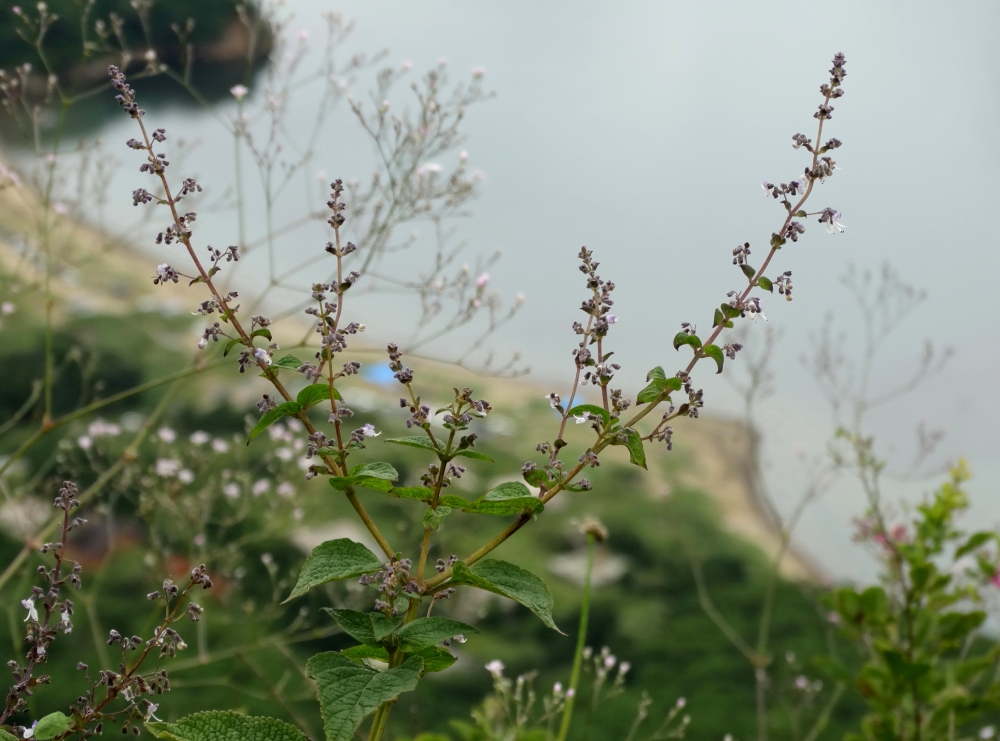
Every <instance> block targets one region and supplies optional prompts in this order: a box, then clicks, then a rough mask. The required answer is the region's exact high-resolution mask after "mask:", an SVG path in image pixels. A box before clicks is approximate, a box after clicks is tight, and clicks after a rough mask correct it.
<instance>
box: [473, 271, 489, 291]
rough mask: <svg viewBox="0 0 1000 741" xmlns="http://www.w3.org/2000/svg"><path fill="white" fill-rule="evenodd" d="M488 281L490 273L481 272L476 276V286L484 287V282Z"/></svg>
mask: <svg viewBox="0 0 1000 741" xmlns="http://www.w3.org/2000/svg"><path fill="white" fill-rule="evenodd" d="M489 282H490V274H489V273H483V274H482V275H480V276H479V277H478V278H476V288H486V284H487V283H489Z"/></svg>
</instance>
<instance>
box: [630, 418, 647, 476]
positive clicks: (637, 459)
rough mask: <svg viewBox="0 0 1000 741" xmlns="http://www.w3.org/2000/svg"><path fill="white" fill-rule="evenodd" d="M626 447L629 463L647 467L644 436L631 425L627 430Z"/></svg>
mask: <svg viewBox="0 0 1000 741" xmlns="http://www.w3.org/2000/svg"><path fill="white" fill-rule="evenodd" d="M625 447H626V448H628V460H629V463H634V464H635V465H637V466H641V467H642V468H646V451H645V449H644V448H643V447H642V437H640V435H639V433H638V432H636V431H635V430H633V429H632V428H631V427H629V428H627V429H626V430H625Z"/></svg>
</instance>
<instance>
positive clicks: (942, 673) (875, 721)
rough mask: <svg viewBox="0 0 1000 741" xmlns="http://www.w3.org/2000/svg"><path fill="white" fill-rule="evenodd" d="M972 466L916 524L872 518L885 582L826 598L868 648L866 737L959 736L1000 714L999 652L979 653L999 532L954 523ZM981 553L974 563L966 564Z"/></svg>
mask: <svg viewBox="0 0 1000 741" xmlns="http://www.w3.org/2000/svg"><path fill="white" fill-rule="evenodd" d="M967 476H968V474H967V471H966V469H965V465H964V463H962V464H960V465H959V466H958V467H956V468H955V469H953V470H952V472H951V480H950V481H948V482H946V483H944V484H943V485H942V486H941V487H940V488H939V489H938V490H937V491H936V492H935V493H934V494H933V496H932V497H931V499H930V500H929V501H927V502H925V503H924V504H922V505H920V506H919V507H917V508H916V513H915V515H914V517H913V518H912V519H911V521H910V522H909V523H908V524H907V525H905V526H903V525H898V526H896V527H893V528H889V529H887V526H886V525H885V523H884V521H883V520H882V516H881V514H878V513H873V518H872V526H871V534H872V537H873V541H874V543H875V545H876V547H877V549H878V555H879V558H880V560H881V562H882V565H883V579H882V581H883V584H882V585H879V586H872V587H868V588H866V589H863V590H858V589H855V588H853V587H844V588H840V589H837V590H834V591H833V592H832V593H831V594H830V595H828V596H827V602H828V604H829V606H830V607H831V608H832V609H834V610H835V611H836V613H837V614H838V615H839V616H840V619H841V622H842V625H843V630H844V633H845V634H846V635H847V636H849V637H850V638H851V639H852V640H854V641H856V642H857V643H858V645H860V646H864V647H865V648H866V654H867V655H866V661H865V663H864V665H863V666H862V667H861V669H860V671H859V672H858V673H857V677H856V680H855V681H856V685H857V688H858V690H859V691H860V692H861V694H862V695H863V696H864V697H865V699H866V700H867V702H868V704H869V708H870V712H869V714H868V715H867V716H866V717H865V718H864V721H863V722H862V724H861V729H862V730H861V733H860V734H853V735H851V736H849V737H848V738H850V739H857V740H858V741H862V740H863V741H889V740H893V741H895V740H899V741H903V740H905V739H917V738H927V739H931V738H946V737H947V738H953V737H954V733H955V729H956V728H961V727H962V726H963V725H964V724H965V723H967V722H968V721H969V720H971V719H973V718H975V717H977V716H980V715H982V713H983V711H984V710H987V709H990V708H993V709H996V708H1000V680H998V677H997V675H996V666H997V660H998V658H1000V647H998V646H997V645H996V644H993V645H991V646H990V647H989V648H988V649H986V650H982V649H979V650H973V649H974V640H975V638H976V631H977V630H978V629H979V628H980V627H981V626H982V624H983V621H984V620H985V619H986V613H985V612H984V611H983V610H982V609H981V605H982V603H983V595H982V594H981V592H980V589H981V588H982V587H983V586H984V585H986V584H988V583H989V581H990V579H992V578H994V577H995V575H996V573H997V568H996V565H995V564H996V556H995V553H992V552H990V551H987V550H985V548H984V547H985V546H987V544H989V543H990V542H991V541H994V540H995V537H994V536H993V534H991V533H975V534H973V535H972V536H968V535H967V534H966V533H964V532H962V531H961V530H960V529H958V528H957V527H956V525H955V519H956V517H957V516H958V515H959V514H960V513H961V512H962V511H964V510H965V509H966V508H967V506H968V499H967V496H966V494H965V492H964V490H963V489H962V483H963V482H964V481H965V479H966V478H967ZM977 549H979V553H978V554H977V558H976V559H975V561H974V564H973V565H966V564H963V563H962V562H960V561H959V559H962V558H963V557H965V555H966V554H968V553H972V552H973V551H976V550H977Z"/></svg>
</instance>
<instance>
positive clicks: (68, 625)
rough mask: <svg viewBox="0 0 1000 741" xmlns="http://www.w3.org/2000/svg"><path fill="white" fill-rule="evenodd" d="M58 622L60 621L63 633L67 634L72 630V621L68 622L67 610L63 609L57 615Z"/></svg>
mask: <svg viewBox="0 0 1000 741" xmlns="http://www.w3.org/2000/svg"><path fill="white" fill-rule="evenodd" d="M59 622H60V623H62V631H63V633H65V634H69V633H72V632H73V623H71V622H70V619H69V612H67V611H66V610H63V611H62V613H61V614H60V615H59Z"/></svg>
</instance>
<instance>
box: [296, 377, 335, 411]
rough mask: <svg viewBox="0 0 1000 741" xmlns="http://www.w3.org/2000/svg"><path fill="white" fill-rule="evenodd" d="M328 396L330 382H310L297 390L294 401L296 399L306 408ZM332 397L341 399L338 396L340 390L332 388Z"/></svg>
mask: <svg viewBox="0 0 1000 741" xmlns="http://www.w3.org/2000/svg"><path fill="white" fill-rule="evenodd" d="M329 398H330V384H329V383H325V382H321V383H313V384H310V385H308V386H306V387H305V388H304V389H302V390H301V391H299V394H298V396H296V397H295V401H297V402H298V403H299V405H300V406H301V407H302V408H303V409H308V408H309V407H311V406H312V405H313V404H318V403H319V402H321V401H325V400H327V399H329ZM333 398H334V399H336V400H337V401H343V399H342V398H341V396H340V392H339V391H337V389H334V390H333Z"/></svg>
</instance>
